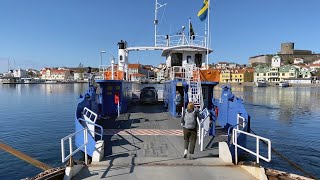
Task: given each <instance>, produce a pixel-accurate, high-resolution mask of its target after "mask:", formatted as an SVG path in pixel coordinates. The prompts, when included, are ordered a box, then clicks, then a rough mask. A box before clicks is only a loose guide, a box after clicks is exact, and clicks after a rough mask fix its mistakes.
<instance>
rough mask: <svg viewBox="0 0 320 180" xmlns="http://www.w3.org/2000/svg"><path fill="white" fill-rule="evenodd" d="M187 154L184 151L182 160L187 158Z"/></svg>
mask: <svg viewBox="0 0 320 180" xmlns="http://www.w3.org/2000/svg"><path fill="white" fill-rule="evenodd" d="M187 154H188V150H187V149H185V150H184V153H183V158H187Z"/></svg>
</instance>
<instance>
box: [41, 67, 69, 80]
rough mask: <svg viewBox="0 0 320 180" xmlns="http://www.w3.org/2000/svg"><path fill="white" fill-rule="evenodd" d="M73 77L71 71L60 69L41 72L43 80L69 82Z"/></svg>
mask: <svg viewBox="0 0 320 180" xmlns="http://www.w3.org/2000/svg"><path fill="white" fill-rule="evenodd" d="M70 77H71V73H70V70H69V69H64V68H58V69H51V68H43V69H42V70H41V79H43V80H49V81H52V80H55V81H67V80H68V79H69V78H70Z"/></svg>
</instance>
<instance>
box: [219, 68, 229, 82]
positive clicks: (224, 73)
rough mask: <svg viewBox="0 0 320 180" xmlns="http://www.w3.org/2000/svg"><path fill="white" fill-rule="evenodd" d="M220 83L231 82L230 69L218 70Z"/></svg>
mask: <svg viewBox="0 0 320 180" xmlns="http://www.w3.org/2000/svg"><path fill="white" fill-rule="evenodd" d="M219 82H220V83H230V82H231V71H230V70H228V69H223V70H221V71H220V81H219Z"/></svg>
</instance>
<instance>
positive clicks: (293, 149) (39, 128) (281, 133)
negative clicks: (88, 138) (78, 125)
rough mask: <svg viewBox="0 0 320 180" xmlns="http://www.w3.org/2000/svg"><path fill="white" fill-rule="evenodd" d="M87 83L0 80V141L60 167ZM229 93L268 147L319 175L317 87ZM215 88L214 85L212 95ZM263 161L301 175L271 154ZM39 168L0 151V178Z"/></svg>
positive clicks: (242, 89) (24, 174) (239, 88)
mask: <svg viewBox="0 0 320 180" xmlns="http://www.w3.org/2000/svg"><path fill="white" fill-rule="evenodd" d="M86 88H87V85H86V84H30V85H28V84H17V85H5V84H0V117H1V120H0V122H1V124H0V141H3V142H5V143H7V144H8V145H10V146H12V147H13V148H16V149H17V150H19V151H22V152H24V153H26V154H27V155H29V156H31V157H33V158H36V159H38V160H40V161H42V162H44V163H46V164H48V165H50V166H52V167H56V166H61V150H60V139H61V138H62V137H64V136H66V135H68V134H70V133H72V132H73V131H74V123H73V120H74V111H75V108H76V104H77V101H78V100H77V97H79V95H80V94H82V93H83V92H84V91H85V90H86ZM233 92H234V94H235V95H236V96H239V97H242V98H243V99H244V104H245V107H246V109H247V111H248V113H249V114H250V115H251V129H252V130H253V131H254V132H255V133H256V134H258V135H261V136H263V137H266V138H269V139H271V141H272V147H273V148H275V149H276V150H277V151H279V152H280V153H282V154H283V155H285V156H286V157H288V158H289V159H290V160H291V161H293V162H295V163H296V164H298V165H299V166H301V167H302V168H303V169H305V170H306V171H307V172H310V173H311V174H312V175H314V176H316V177H318V178H320V166H319V163H318V162H320V157H319V156H318V155H319V154H320V140H319V138H320V132H319V130H318V128H320V106H319V105H320V87H289V88H279V87H266V88H257V87H252V86H236V87H233ZM220 93H221V90H220V89H219V88H215V92H214V94H215V97H218V96H220ZM260 148H265V147H264V146H263V145H261V147H260ZM263 165H264V166H266V167H270V168H274V169H278V170H282V171H288V172H292V173H296V174H302V173H301V172H299V171H297V170H295V169H294V168H293V167H291V166H290V165H289V164H288V163H286V162H285V161H283V160H282V159H281V158H279V157H277V156H276V155H275V154H272V162H271V163H268V164H267V163H264V164H263ZM39 172H41V170H39V169H37V168H35V167H33V166H32V165H29V164H27V163H25V162H23V161H21V160H19V159H18V158H16V157H14V156H12V155H10V154H8V153H7V152H4V151H2V150H0V179H1V180H3V179H4V180H6V179H21V178H25V177H32V176H34V175H36V174H37V173H39ZM302 175H303V174H302Z"/></svg>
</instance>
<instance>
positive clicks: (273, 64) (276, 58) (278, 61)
mask: <svg viewBox="0 0 320 180" xmlns="http://www.w3.org/2000/svg"><path fill="white" fill-rule="evenodd" d="M280 66H281V57H280V56H278V55H275V56H273V57H272V58H271V67H277V68H278V67H280Z"/></svg>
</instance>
